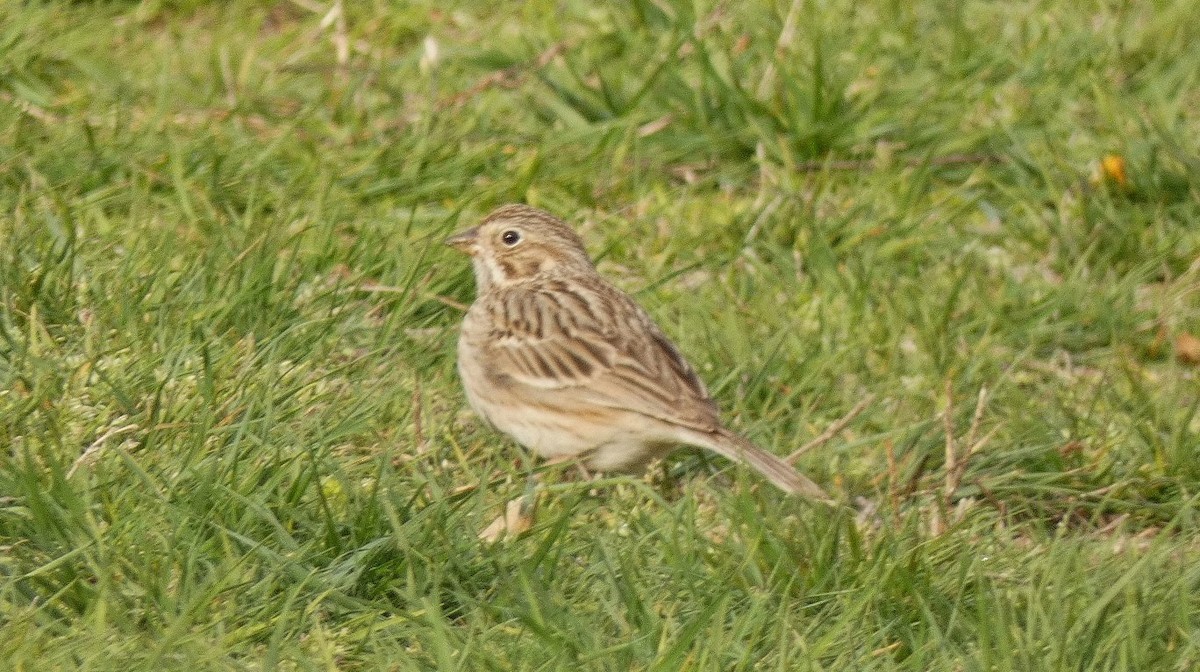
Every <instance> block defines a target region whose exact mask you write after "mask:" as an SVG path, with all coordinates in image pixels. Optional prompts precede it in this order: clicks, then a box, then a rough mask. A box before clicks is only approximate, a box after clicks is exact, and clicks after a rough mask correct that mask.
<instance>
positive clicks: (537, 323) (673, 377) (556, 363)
mask: <svg viewBox="0 0 1200 672" xmlns="http://www.w3.org/2000/svg"><path fill="white" fill-rule="evenodd" d="M497 298H500V300H499V301H496V302H494V303H493V304H492V305H493V310H495V311H497V312H496V314H495V315H493V316H491V317H492V321H491V323H492V324H493V325H495V330H494V332H493V333H492V336H491V338H490V339H489V343H488V347H487V350H488V354H489V359H490V360H491V363H492V365H493V366H494V367H495V369H496V370H497V372H498V373H501V374H503V375H506V376H508V377H510V378H511V379H512V380H513V381H515V382H517V383H519V384H522V385H527V386H529V387H532V388H536V389H541V390H547V391H552V392H554V393H555V394H561V395H568V396H570V397H574V398H575V399H576V400H578V401H580V402H582V403H587V404H596V405H600V406H606V407H609V408H616V409H620V410H624V411H631V412H635V413H640V414H642V415H646V416H649V417H653V418H657V419H659V420H664V421H666V422H669V423H672V424H678V425H683V426H685V427H688V428H690V429H696V430H701V431H706V432H709V431H714V430H716V429H717V428H718V427H719V426H720V420H719V418H718V413H717V408H716V404H714V403H713V401H712V399H711V398H710V397H709V396H708V391H707V390H706V389H705V388H704V384H703V383H702V382H701V381H700V378H699V377H698V376H697V375H696V372H695V371H694V370H693V369H692V367H691V366H690V365H689V364H688V363H687V361H686V360H685V359H684V358H683V356H682V355H680V354H679V351H678V350H676V349H675V346H674V345H672V344H671V342H670V341H669V340H667V337H666V336H665V335H663V333H662V331H661V330H660V329H659V328H658V326H657V325H655V324H654V322H653V321H652V320H651V319H650V317H649V315H647V314H646V312H645V311H644V310H642V308H641V307H640V306H638V305H637V304H636V303H635V302H634V301H633V299H631V298H629V297H628V296H627V295H625V294H624V293H622V292H620V291H619V290H617V289H615V288H613V287H611V286H608V285H607V284H606V283H605V284H597V283H566V282H562V283H554V282H552V283H548V284H547V285H546V286H544V287H540V288H538V289H536V290H530V289H522V290H521V291H520V292H519V293H518V292H516V291H514V292H510V293H506V295H505V296H503V297H497ZM566 398H567V397H564V399H566Z"/></svg>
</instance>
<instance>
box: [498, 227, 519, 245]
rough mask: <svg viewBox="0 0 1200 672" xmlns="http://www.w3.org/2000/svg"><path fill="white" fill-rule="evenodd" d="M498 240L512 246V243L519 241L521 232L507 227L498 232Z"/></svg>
mask: <svg viewBox="0 0 1200 672" xmlns="http://www.w3.org/2000/svg"><path fill="white" fill-rule="evenodd" d="M500 240H502V241H504V244H505V245H508V246H509V247H512V246H513V245H516V244H517V243H519V242H521V234H519V233H517V232H516V231H513V230H512V229H509V230H508V231H505V232H504V233H502V234H500Z"/></svg>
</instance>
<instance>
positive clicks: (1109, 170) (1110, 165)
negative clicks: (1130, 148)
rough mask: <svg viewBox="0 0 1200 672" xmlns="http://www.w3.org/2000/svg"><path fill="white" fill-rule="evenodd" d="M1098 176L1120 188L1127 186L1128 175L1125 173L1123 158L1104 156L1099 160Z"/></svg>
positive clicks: (1111, 155)
mask: <svg viewBox="0 0 1200 672" xmlns="http://www.w3.org/2000/svg"><path fill="white" fill-rule="evenodd" d="M1100 174H1101V175H1103V176H1104V179H1105V180H1107V181H1109V182H1112V183H1114V184H1116V185H1118V186H1121V187H1128V186H1129V175H1128V174H1127V173H1126V172H1125V157H1123V156H1121V155H1120V154H1106V155H1105V156H1104V158H1102V159H1100Z"/></svg>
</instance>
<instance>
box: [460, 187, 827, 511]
mask: <svg viewBox="0 0 1200 672" xmlns="http://www.w3.org/2000/svg"><path fill="white" fill-rule="evenodd" d="M446 244H448V245H451V246H453V247H455V248H457V249H459V250H461V251H463V252H465V253H466V254H469V255H470V256H471V261H472V263H473V265H474V270H475V283H476V294H477V296H476V298H475V303H473V304H471V308H470V310H468V311H467V315H466V318H465V319H464V320H463V325H462V333H461V335H460V336H459V339H458V372H459V375H460V376H461V377H462V383H463V388H464V389H465V390H466V393H467V400H468V401H469V402H470V404H471V407H472V408H473V409H475V412H476V413H478V414H479V416H480V417H482V418H483V419H484V420H485V421H487V422H488V423H489V424H491V425H492V426H494V427H495V428H496V429H499V430H500V431H501V432H504V433H505V434H508V435H509V436H511V437H512V438H514V439H516V440H517V441H518V442H519V443H521V444H522V445H524V446H525V447H527V448H529V449H530V450H532V451H533V452H535V453H537V454H538V455H541V456H542V457H544V458H551V459H555V458H557V459H569V458H580V459H581V460H582V462H583V463H584V464H585V465H586V466H587V467H590V468H593V469H598V470H600V471H610V470H616V471H632V470H637V469H639V468H641V467H644V466H645V464H646V463H647V462H649V461H650V460H651V459H653V458H655V457H659V456H661V455H665V454H666V453H668V452H670V450H671V449H672V448H674V447H675V446H677V445H679V444H688V445H693V446H699V447H701V448H707V449H708V450H711V451H713V452H714V453H717V454H719V455H722V456H724V457H726V458H728V459H730V460H733V461H735V462H741V463H743V464H747V465H749V466H751V467H753V468H754V469H755V470H757V471H758V472H759V473H761V474H762V475H763V476H765V477H766V478H767V479H768V480H770V481H771V482H772V483H774V484H775V485H776V486H778V487H779V488H780V489H782V490H784V491H786V492H789V493H798V494H802V495H805V496H808V497H813V498H818V499H828V496H827V495H826V494H825V493H824V492H823V491H822V490H821V489H820V488H819V487H817V485H816V484H815V483H813V482H812V481H810V480H809V479H807V478H805V477H804V476H803V475H801V474H800V473H798V472H797V471H796V470H795V469H793V468H792V467H791V466H789V465H788V464H787V463H786V462H784V461H783V460H781V459H780V458H778V457H776V456H775V455H772V454H771V453H768V452H766V451H764V450H762V449H761V448H759V447H757V446H755V445H754V444H752V443H751V442H750V441H749V440H748V439H746V438H744V437H742V436H740V435H738V434H735V433H734V432H731V431H730V430H728V429H726V428H725V427H724V426H723V425H722V424H721V420H720V418H719V417H718V412H717V406H716V404H715V403H714V402H713V400H712V398H711V397H709V395H708V391H707V390H706V389H705V387H704V383H702V382H700V379H699V378H698V377H697V376H696V372H695V371H694V370H693V369H692V367H691V366H690V365H689V364H688V363H687V361H686V360H685V359H684V358H683V356H682V355H680V354H679V351H678V350H676V349H675V346H674V345H672V344H671V342H670V341H669V340H667V337H666V336H664V335H663V333H662V331H661V330H660V329H659V328H658V326H657V325H655V324H654V322H653V321H652V320H651V319H650V316H649V315H647V314H646V311H645V310H643V309H642V307H641V306H639V305H638V304H637V303H635V302H634V300H633V299H632V298H630V297H629V296H628V295H627V294H625V293H624V292H622V291H621V290H619V289H617V288H616V287H614V286H613V285H611V284H609V282H608V281H607V280H605V279H604V278H603V277H602V276H601V275H600V274H599V273H598V272H597V271H596V267H595V266H594V265H593V264H592V261H591V259H590V258H588V254H587V251H586V250H585V249H584V247H583V241H582V240H580V238H579V236H578V235H576V233H575V232H574V231H573V230H572V229H571V228H570V227H569V226H567V225H566V224H565V223H564V222H562V221H561V220H559V219H558V218H556V217H554V216H553V215H551V214H549V213H547V212H544V211H542V210H538V209H537V208H532V207H529V206H526V205H506V206H503V207H501V208H499V209H498V210H496V211H494V212H492V214H490V215H488V216H487V217H486V218H485V219H484V220H483V223H481V224H480V225H479V226H476V227H474V228H470V229H467V230H466V231H463V232H461V233H458V234H456V235H454V236H452V237H451V238H449V239H447V241H446Z"/></svg>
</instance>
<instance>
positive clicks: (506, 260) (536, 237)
mask: <svg viewBox="0 0 1200 672" xmlns="http://www.w3.org/2000/svg"><path fill="white" fill-rule="evenodd" d="M446 244H447V245H449V246H451V247H453V248H455V249H457V250H459V251H461V252H463V253H465V254H468V255H470V257H471V261H472V263H473V264H474V267H475V283H476V285H477V286H478V291H479V292H480V293H482V292H485V291H487V290H488V289H489V288H491V287H494V286H504V285H508V284H514V283H519V282H524V281H527V280H530V279H533V278H536V277H539V276H543V275H546V274H554V275H572V274H575V273H589V272H594V271H595V266H593V264H592V261H591V259H590V258H588V254H587V250H586V249H584V247H583V241H582V240H581V239H580V238H579V235H578V234H576V233H575V231H574V230H572V229H571V227H570V226H567V224H566V223H565V222H563V221H562V220H561V219H559V218H557V217H555V216H554V215H551V214H550V213H548V212H546V211H544V210H539V209H537V208H534V207H530V206H528V205H505V206H501V207H500V208H497V209H496V210H494V211H492V213H491V214H490V215H488V216H487V217H485V218H484V219H483V222H481V223H480V224H479V226H474V227H471V228H469V229H467V230H465V231H460V232H459V233H456V234H454V235H453V236H450V237H449V238H447V239H446Z"/></svg>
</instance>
